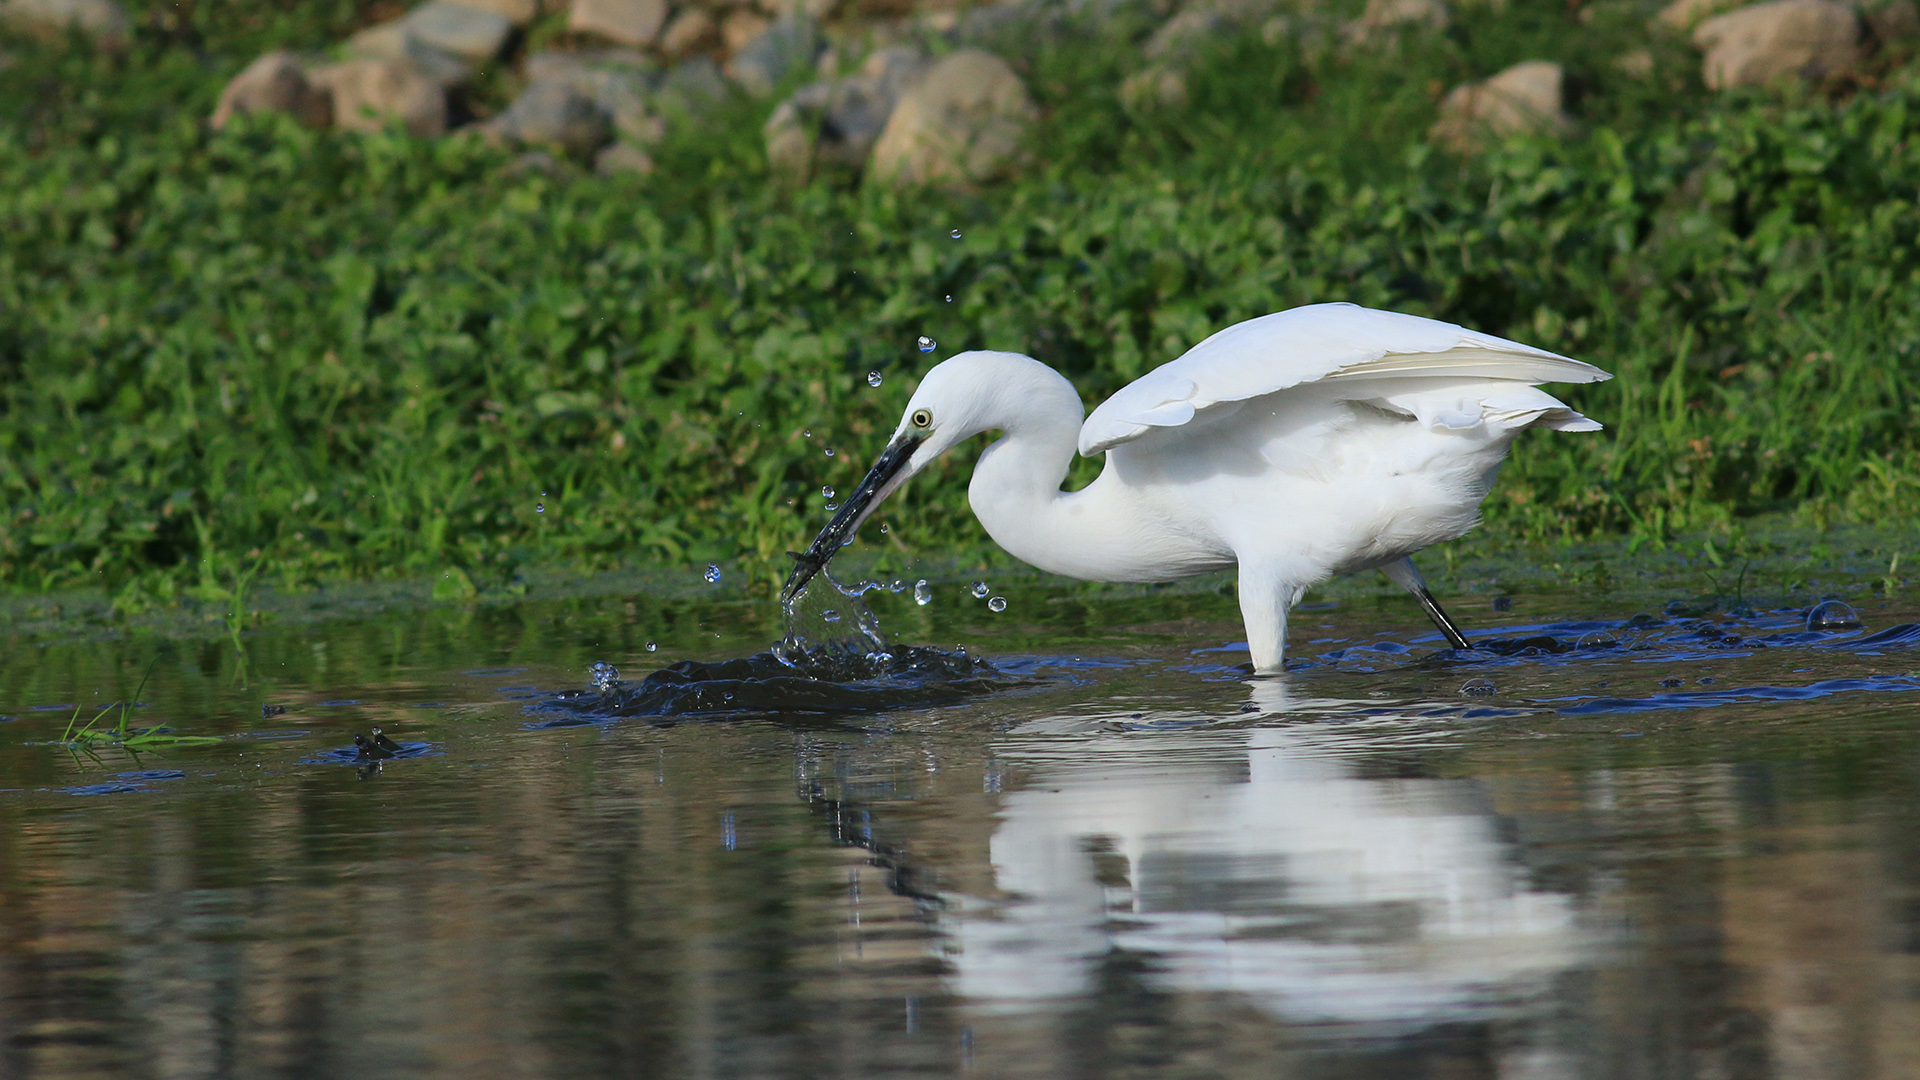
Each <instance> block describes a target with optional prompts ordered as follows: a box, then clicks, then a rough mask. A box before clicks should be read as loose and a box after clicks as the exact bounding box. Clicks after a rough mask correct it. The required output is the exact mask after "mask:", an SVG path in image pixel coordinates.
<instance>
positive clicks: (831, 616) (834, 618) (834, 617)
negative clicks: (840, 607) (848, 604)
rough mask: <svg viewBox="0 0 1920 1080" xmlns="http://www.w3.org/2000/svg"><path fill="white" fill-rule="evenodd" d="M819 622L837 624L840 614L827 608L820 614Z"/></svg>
mask: <svg viewBox="0 0 1920 1080" xmlns="http://www.w3.org/2000/svg"><path fill="white" fill-rule="evenodd" d="M820 621H821V622H839V621H840V613H839V612H837V611H835V610H833V609H832V608H828V609H827V610H825V611H823V612H821V613H820Z"/></svg>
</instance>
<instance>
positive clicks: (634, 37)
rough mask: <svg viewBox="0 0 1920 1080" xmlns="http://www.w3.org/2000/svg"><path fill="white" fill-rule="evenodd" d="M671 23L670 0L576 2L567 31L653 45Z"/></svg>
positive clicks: (583, 0) (575, 0) (570, 14)
mask: <svg viewBox="0 0 1920 1080" xmlns="http://www.w3.org/2000/svg"><path fill="white" fill-rule="evenodd" d="M666 22H667V3H666V0H573V8H572V10H571V11H569V12H568V13H567V29H569V30H572V31H574V32H576V33H582V34H598V35H600V36H601V37H603V38H606V39H607V40H609V41H617V42H619V43H620V44H622V45H651V44H653V39H655V38H657V37H659V36H660V28H661V27H662V26H664V25H666Z"/></svg>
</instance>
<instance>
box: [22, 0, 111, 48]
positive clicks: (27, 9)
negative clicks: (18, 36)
mask: <svg viewBox="0 0 1920 1080" xmlns="http://www.w3.org/2000/svg"><path fill="white" fill-rule="evenodd" d="M0 21H4V22H9V23H12V24H14V25H16V26H18V27H20V28H21V29H23V30H27V31H30V32H33V33H36V34H39V35H41V36H47V37H60V36H62V35H64V34H66V32H67V31H68V30H69V29H73V30H78V31H80V32H81V33H83V34H86V35H87V36H88V37H91V38H93V39H94V43H95V44H96V45H98V46H99V47H101V48H106V49H119V48H124V47H125V46H126V44H127V40H128V38H129V37H131V36H132V34H133V19H132V18H131V17H129V16H128V15H127V9H126V8H123V7H121V6H120V4H119V3H118V2H116V0H4V2H0Z"/></svg>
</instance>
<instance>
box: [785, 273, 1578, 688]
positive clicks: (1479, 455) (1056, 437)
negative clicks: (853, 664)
mask: <svg viewBox="0 0 1920 1080" xmlns="http://www.w3.org/2000/svg"><path fill="white" fill-rule="evenodd" d="M1610 377H1611V376H1609V375H1608V374H1607V373H1606V372H1604V371H1601V370H1600V369H1599V368H1596V367H1594V366H1592V365H1590V364H1586V363H1582V362H1581V361H1578V360H1573V359H1570V358H1568V357H1565V356H1560V355H1558V354H1555V353H1551V352H1547V351H1545V350H1543V349H1536V348H1533V347H1532V346H1529V345H1522V344H1520V343H1518V342H1514V341H1507V340H1505V339H1503V338H1497V337H1493V336H1491V335H1487V334H1479V333H1475V332H1474V331H1471V330H1467V329H1464V328H1462V327H1459V326H1455V325H1452V324H1451V323H1444V322H1438V321H1436V320H1433V319H1425V318H1420V317H1418V316H1414V315H1403V314H1398V313H1395V312H1390V311H1375V310H1371V309H1368V308H1362V307H1356V306H1354V305H1352V304H1315V305H1312V306H1308V307H1300V308H1293V309H1290V310H1287V311H1282V312H1278V313H1276V314H1273V315H1266V316H1262V317H1261V318H1257V319H1250V320H1248V321H1246V322H1243V323H1238V324H1236V325H1233V326H1229V327H1227V328H1226V329H1224V330H1221V331H1220V332H1219V333H1216V334H1214V335H1213V336H1212V337H1209V338H1207V339H1206V340H1205V341H1202V342H1201V343H1200V344H1198V345H1196V346H1194V347H1193V348H1192V349H1190V350H1188V351H1187V352H1186V353H1185V354H1184V355H1183V356H1181V357H1180V358H1179V359H1177V360H1174V361H1172V362H1171V363H1167V364H1164V365H1162V366H1160V367H1158V368H1156V369H1154V370H1153V371H1151V372H1149V373H1147V374H1146V375H1144V376H1142V377H1141V378H1140V379H1138V380H1136V381H1135V382H1133V383H1132V384H1130V385H1128V386H1126V387H1125V388H1123V389H1121V390H1120V392H1119V393H1116V394H1114V395H1113V397H1111V398H1109V399H1108V400H1107V401H1106V402H1104V403H1103V404H1101V405H1100V406H1099V407H1098V408H1096V409H1094V411H1093V413H1092V415H1090V416H1084V417H1083V412H1082V406H1081V403H1080V396H1079V393H1078V392H1077V391H1075V390H1074V388H1073V384H1072V383H1070V382H1068V381H1067V380H1066V378H1064V377H1063V376H1061V375H1060V373H1058V372H1056V371H1054V370H1053V369H1052V368H1049V367H1047V366H1046V365H1045V364H1042V363H1040V362H1039V361H1037V360H1034V359H1033V358H1031V357H1027V356H1022V355H1020V354H1018V353H1006V352H967V353H961V354H959V355H957V356H954V357H952V358H951V359H949V360H947V361H945V362H944V363H941V364H939V365H937V366H935V367H934V368H933V370H931V371H929V372H927V375H926V378H924V379H923V380H921V383H920V385H919V387H918V388H917V389H915V391H914V394H913V398H912V400H911V401H909V402H908V403H907V408H906V413H905V415H904V416H903V418H902V419H901V421H900V426H899V428H898V429H897V430H896V431H895V432H894V435H893V438H892V440H891V441H890V442H889V443H888V445H887V448H886V450H885V452H884V453H882V454H881V455H880V459H879V460H878V461H877V462H876V463H875V464H874V466H873V468H872V470H870V471H869V472H868V473H867V476H866V478H865V479H864V480H862V481H861V482H860V485H859V487H858V488H856V489H855V491H854V492H853V494H852V495H851V496H850V497H849V498H848V499H847V501H846V503H845V505H843V506H842V507H841V509H840V512H839V513H838V514H837V515H835V517H834V519H833V520H832V521H831V522H830V523H828V525H827V527H826V528H825V529H823V530H822V531H821V533H820V535H819V536H818V537H817V538H816V539H815V540H814V542H813V544H812V546H811V547H809V548H808V550H807V552H806V553H805V554H803V555H801V556H799V561H798V565H796V566H795V568H794V571H793V574H792V576H791V577H789V578H788V580H787V586H786V590H785V592H786V595H787V596H789V597H791V596H793V595H794V594H795V593H797V592H798V591H799V590H800V589H801V588H802V587H804V586H805V585H806V583H807V582H808V581H809V580H810V579H811V578H812V577H813V576H814V574H815V573H817V572H818V571H819V570H820V568H821V567H823V566H825V565H826V563H827V561H828V560H829V559H831V558H832V557H833V555H834V554H835V553H836V552H838V551H839V549H840V547H841V546H843V545H844V544H845V543H846V542H847V541H848V540H850V539H852V537H853V534H854V533H855V532H856V531H857V530H858V529H859V527H860V525H861V523H863V522H864V521H865V520H866V519H867V517H868V516H869V515H871V514H872V513H873V511H874V509H875V508H876V507H877V506H879V504H880V503H881V501H883V500H884V499H885V498H886V497H887V496H888V495H890V494H892V493H893V492H894V491H895V490H896V489H898V488H899V487H900V485H901V484H903V483H905V482H906V481H907V479H908V478H910V477H911V476H912V475H913V474H914V473H916V472H918V471H920V470H921V469H922V468H925V467H926V465H927V464H928V463H929V462H931V461H933V460H934V459H935V458H937V457H939V456H940V455H941V454H944V453H946V452H947V451H948V450H950V449H952V448H953V447H955V446H957V445H959V444H960V443H962V442H965V441H966V440H968V439H970V438H972V437H973V436H975V435H979V434H981V433H983V432H988V431H999V432H1001V433H1002V434H1001V437H1000V439H999V440H997V441H996V442H994V443H993V444H992V445H991V446H989V447H987V449H986V450H985V451H984V452H983V453H982V454H981V455H980V462H979V464H978V465H977V466H975V468H974V472H973V481H972V483H971V484H970V485H968V488H967V498H968V501H969V502H970V503H971V504H972V506H973V512H974V515H975V516H976V517H978V518H979V519H980V524H981V525H983V526H985V527H986V530H987V533H988V535H990V536H992V537H993V539H994V542H995V543H997V544H999V545H1000V546H1001V547H1002V548H1005V549H1006V550H1007V551H1008V552H1009V553H1010V554H1012V555H1014V556H1015V557H1017V558H1019V559H1021V560H1022V561H1024V562H1027V563H1030V564H1032V565H1033V566H1036V567H1038V568H1040V569H1042V570H1048V571H1052V572H1053V573H1057V574H1064V575H1066V576H1068V577H1075V578H1081V579H1084V580H1088V581H1134V582H1155V581H1171V580H1176V579H1179V578H1184V577H1191V576H1193V575H1196V574H1204V573H1209V572H1212V571H1218V570H1227V569H1234V570H1237V571H1238V574H1239V592H1240V612H1241V616H1242V618H1243V619H1245V621H1246V628H1247V644H1248V647H1249V649H1250V650H1251V651H1252V653H1253V666H1254V669H1255V670H1256V671H1259V672H1274V671H1279V670H1280V669H1281V660H1282V653H1283V650H1284V647H1285V644H1286V627H1287V611H1288V609H1289V608H1291V607H1292V606H1293V604H1294V603H1295V602H1296V601H1298V600H1299V599H1300V597H1301V595H1302V594H1303V593H1305V592H1306V590H1307V589H1309V588H1311V587H1312V586H1314V585H1316V584H1318V583H1320V582H1322V581H1325V580H1326V579H1328V578H1329V577H1332V576H1333V575H1335V574H1347V573H1354V572H1357V571H1361V570H1371V569H1379V570H1382V571H1383V572H1385V573H1386V575H1387V576H1388V577H1389V578H1390V579H1392V580H1393V581H1394V582H1395V583H1397V584H1399V585H1401V586H1402V587H1404V588H1406V589H1407V590H1408V591H1409V592H1411V593H1413V594H1414V596H1415V598H1416V599H1418V600H1419V601H1420V603H1421V605H1422V607H1423V608H1424V609H1425V610H1426V612H1427V614H1428V615H1429V616H1430V617H1431V618H1432V619H1433V620H1434V621H1435V623H1437V624H1438V625H1439V626H1440V628H1441V630H1442V631H1443V632H1444V633H1445V634H1446V635H1447V638H1448V640H1449V641H1450V642H1451V643H1452V644H1453V645H1454V646H1455V647H1457V648H1465V647H1467V642H1466V639H1465V637H1464V636H1462V635H1461V633H1460V631H1459V629H1458V628H1457V627H1455V626H1454V625H1453V623H1452V621H1451V620H1450V619H1448V618H1447V616H1446V613H1445V612H1443V611H1442V610H1441V609H1440V606H1439V605H1438V604H1437V603H1436V602H1435V601H1434V599H1433V596H1432V594H1431V593H1429V592H1428V591H1427V588H1426V585H1425V583H1424V582H1422V581H1421V579H1420V575H1419V572H1418V571H1417V570H1415V569H1414V566H1413V563H1412V561H1411V559H1410V558H1409V557H1410V556H1411V555H1412V554H1413V553H1414V552H1416V551H1419V550H1421V549H1422V548H1425V547H1428V546H1430V545H1432V544H1437V543H1442V542H1444V541H1448V540H1453V539H1456V538H1458V537H1460V536H1461V535H1463V534H1465V533H1466V532H1467V530H1469V529H1471V528H1472V527H1473V525H1474V523H1475V521H1477V520H1478V518H1479V510H1480V503H1481V501H1482V500H1483V499H1485V498H1486V496H1487V492H1488V491H1489V490H1491V489H1492V487H1493V482H1494V477H1495V475H1496V474H1497V473H1498V472H1499V469H1500V463H1501V461H1502V460H1503V459H1505V457H1506V454H1507V449H1508V447H1509V446H1511V445H1512V444H1513V440H1514V438H1515V437H1516V436H1518V435H1519V434H1520V432H1522V431H1525V430H1527V429H1528V428H1533V427H1545V428H1552V429H1555V430H1559V431H1595V430H1598V429H1599V427H1600V425H1599V424H1597V423H1595V422H1593V421H1592V420H1589V419H1587V418H1586V417H1584V416H1582V415H1580V414H1579V413H1577V412H1575V411H1573V410H1572V409H1570V408H1568V407H1567V406H1566V405H1565V404H1563V403H1561V402H1560V401H1558V400H1556V399H1555V398H1554V397H1553V396H1551V395H1550V394H1547V393H1546V392H1544V391H1542V390H1540V389H1539V388H1538V387H1539V384H1541V383H1548V382H1572V383H1584V382H1597V381H1599V380H1602V379H1607V378H1610ZM1076 452H1077V453H1079V454H1082V455H1085V456H1093V455H1097V454H1105V455H1106V457H1107V463H1106V467H1105V468H1104V469H1103V470H1102V471H1101V473H1100V475H1099V477H1098V478H1096V479H1095V480H1094V481H1093V482H1092V483H1090V484H1088V485H1087V486H1086V487H1084V488H1082V489H1080V490H1079V491H1071V492H1069V491H1063V490H1061V486H1060V485H1061V484H1062V483H1063V482H1064V481H1065V480H1066V476H1067V469H1068V467H1069V465H1071V463H1072V461H1073V456H1074V454H1075V453H1076Z"/></svg>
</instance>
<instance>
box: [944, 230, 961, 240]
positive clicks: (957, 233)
mask: <svg viewBox="0 0 1920 1080" xmlns="http://www.w3.org/2000/svg"><path fill="white" fill-rule="evenodd" d="M947 235H948V236H951V237H953V238H954V239H955V240H958V239H960V230H959V229H955V230H953V231H952V232H950V233H948V234H947Z"/></svg>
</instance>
